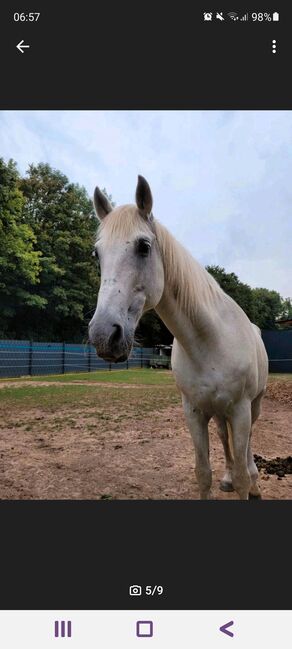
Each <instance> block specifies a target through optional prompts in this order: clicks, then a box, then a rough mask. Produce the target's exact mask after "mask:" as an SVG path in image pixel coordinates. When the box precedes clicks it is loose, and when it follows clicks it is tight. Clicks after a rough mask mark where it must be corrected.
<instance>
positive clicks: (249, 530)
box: [0, 501, 292, 610]
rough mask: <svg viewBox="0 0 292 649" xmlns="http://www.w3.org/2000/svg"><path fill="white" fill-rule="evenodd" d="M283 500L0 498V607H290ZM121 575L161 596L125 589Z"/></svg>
mask: <svg viewBox="0 0 292 649" xmlns="http://www.w3.org/2000/svg"><path fill="white" fill-rule="evenodd" d="M291 510H292V505H291V502H289V501H286V502H285V501H269V502H264V501H262V502H261V501H250V502H242V501H230V502H224V501H220V502H219V501H217V502H216V501H209V502H203V501H202V502H200V501H197V502H191V501H189V502H177V501H169V502H162V501H144V502H142V501H132V502H129V501H116V502H115V501H112V502H109V501H108V502H92V501H85V502H82V501H79V502H78V501H77V502H76V501H75V502H57V501H55V502H44V501H43V502H41V501H39V502H14V503H12V502H2V503H1V506H0V520H1V545H0V551H1V589H0V608H1V609H17V608H20V609H23V608H26V609H115V608H116V609H135V608H137V609H139V610H141V609H142V608H145V609H147V608H149V609H155V608H158V609H164V608H166V609H167V608H168V609H202V610H203V609H226V610H228V609H229V610H230V609H232V610H235V609H237V610H238V609H291V600H290V596H289V593H287V590H288V589H287V586H288V584H291V571H292V570H291ZM131 584H139V585H142V586H146V585H151V586H154V585H155V584H157V585H162V586H163V587H164V594H163V595H162V596H160V597H159V596H154V597H151V596H148V597H147V596H143V597H130V596H129V594H128V591H129V586H130V585H131Z"/></svg>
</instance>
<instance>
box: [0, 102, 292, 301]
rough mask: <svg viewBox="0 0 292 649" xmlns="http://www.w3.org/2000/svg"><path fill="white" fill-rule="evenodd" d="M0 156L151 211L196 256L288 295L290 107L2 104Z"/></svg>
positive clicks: (291, 267) (291, 285) (291, 289)
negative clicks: (139, 194) (150, 202)
mask: <svg viewBox="0 0 292 649" xmlns="http://www.w3.org/2000/svg"><path fill="white" fill-rule="evenodd" d="M0 157H3V158H4V159H5V160H6V161H7V160H8V159H10V158H12V159H13V160H15V161H16V162H17V165H18V169H19V171H20V172H21V174H25V172H26V170H27V168H28V165H29V164H30V163H32V162H33V163H38V162H47V163H49V164H50V165H51V166H52V167H54V168H56V169H59V170H60V171H62V172H63V173H64V174H65V175H67V176H68V178H69V180H70V181H71V182H76V183H79V184H80V185H83V186H85V187H86V189H87V191H88V193H89V195H90V196H92V195H93V192H94V188H95V186H96V185H98V186H99V187H100V188H103V187H105V188H106V190H107V192H108V193H109V194H112V196H113V200H114V201H115V202H116V203H117V204H120V205H122V204H124V203H132V202H134V196H135V189H136V184H137V175H138V174H142V175H143V176H145V178H146V179H147V180H148V182H149V184H150V187H151V190H152V194H153V199H154V206H153V214H154V217H156V218H157V219H158V220H159V221H160V222H161V223H163V224H164V225H165V226H166V227H167V228H168V229H169V230H170V232H171V233H172V234H173V235H174V236H175V237H176V238H177V239H178V240H179V241H180V242H181V243H182V244H183V245H184V246H185V247H186V248H187V249H188V250H189V251H190V252H191V253H192V255H193V256H194V257H195V258H196V259H197V260H198V261H199V262H200V263H201V264H203V265H207V264H215V265H219V266H222V267H223V268H225V270H226V271H227V272H234V273H236V275H238V277H239V279H240V280H241V281H242V282H245V283H247V284H249V285H250V286H251V287H253V288H255V287H265V288H268V289H271V290H272V289H274V290H276V291H278V292H279V293H280V294H281V295H282V297H288V296H291V297H292V262H291V258H292V111H2V112H0Z"/></svg>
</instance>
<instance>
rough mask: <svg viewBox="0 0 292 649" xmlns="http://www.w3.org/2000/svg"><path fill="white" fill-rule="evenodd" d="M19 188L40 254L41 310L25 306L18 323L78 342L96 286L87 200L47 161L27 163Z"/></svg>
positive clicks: (41, 336)
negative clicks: (42, 302) (21, 320)
mask: <svg viewBox="0 0 292 649" xmlns="http://www.w3.org/2000/svg"><path fill="white" fill-rule="evenodd" d="M20 186H21V190H22V192H23V194H24V196H25V198H26V203H25V207H24V212H23V214H24V219H25V222H26V223H27V224H29V226H30V227H31V228H32V229H33V231H34V233H35V236H36V240H37V246H38V249H39V250H40V251H41V253H42V266H41V273H40V285H39V296H40V297H41V299H42V300H45V301H46V309H45V312H41V311H40V309H38V308H33V307H32V308H31V309H27V310H26V313H24V314H23V325H24V327H25V328H26V331H27V334H28V335H33V336H34V338H37V339H38V340H45V339H46V340H48V339H51V340H71V341H77V340H78V341H79V340H82V339H84V338H85V337H87V326H86V324H87V322H88V320H89V319H90V316H91V313H92V311H93V309H94V307H95V303H96V296H97V292H98V287H99V273H98V269H97V268H96V263H95V261H94V259H93V257H92V250H93V245H94V239H95V232H96V229H97V221H96V218H95V215H94V211H93V206H92V201H91V200H90V199H89V197H88V195H87V193H86V190H85V189H84V188H83V187H80V186H79V185H77V184H73V183H70V182H69V180H68V178H67V177H66V176H65V175H64V174H62V173H61V172H60V171H57V170H55V169H52V168H51V167H50V166H49V165H48V164H43V163H40V164H38V165H36V166H35V165H30V167H29V170H28V174H27V177H26V178H24V179H23V180H22V182H21V185H20Z"/></svg>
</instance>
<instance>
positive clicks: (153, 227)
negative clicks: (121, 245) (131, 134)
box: [98, 205, 224, 320]
mask: <svg viewBox="0 0 292 649" xmlns="http://www.w3.org/2000/svg"><path fill="white" fill-rule="evenodd" d="M149 231H151V232H152V233H154V234H155V235H156V238H157V243H158V247H159V250H160V253H161V258H162V262H163V267H164V275H165V281H166V283H167V285H168V287H169V289H170V291H171V292H172V293H173V295H174V297H175V299H176V301H177V304H178V307H179V308H180V309H181V310H182V311H184V313H186V315H188V316H189V317H190V318H191V319H192V320H193V319H194V318H195V317H196V313H197V305H198V304H200V305H202V304H204V305H205V307H206V308H208V306H209V307H211V305H212V303H214V301H215V300H216V298H218V297H220V296H221V298H222V294H223V295H224V291H222V289H221V288H220V286H219V284H218V283H217V282H216V280H215V279H214V277H212V275H210V273H208V272H207V271H206V269H205V268H204V267H203V266H201V264H200V263H199V262H198V261H197V260H196V259H194V257H193V256H192V255H191V253H190V252H188V251H187V250H186V248H184V246H183V245H182V244H181V243H179V241H177V240H176V239H175V237H174V236H173V235H172V234H171V233H170V232H169V231H168V230H167V229H166V228H165V227H164V226H163V225H162V224H161V223H159V221H157V220H156V219H153V221H146V220H145V219H144V218H143V217H142V216H141V215H140V214H139V211H138V209H137V207H136V206H134V205H123V206H122V207H118V208H115V209H114V210H113V211H112V212H110V213H109V214H108V215H107V216H106V217H105V219H103V221H102V222H101V224H100V226H99V231H98V232H99V235H101V234H104V235H105V237H106V239H107V240H108V241H110V240H114V239H115V238H118V239H120V240H124V239H127V238H128V237H130V236H133V235H137V236H138V235H139V234H141V233H142V234H145V235H147V234H149Z"/></svg>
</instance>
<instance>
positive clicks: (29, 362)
mask: <svg viewBox="0 0 292 649" xmlns="http://www.w3.org/2000/svg"><path fill="white" fill-rule="evenodd" d="M28 373H29V376H32V340H30V341H29V357H28Z"/></svg>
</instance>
